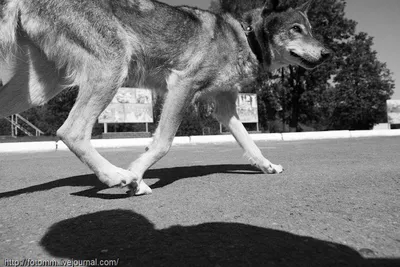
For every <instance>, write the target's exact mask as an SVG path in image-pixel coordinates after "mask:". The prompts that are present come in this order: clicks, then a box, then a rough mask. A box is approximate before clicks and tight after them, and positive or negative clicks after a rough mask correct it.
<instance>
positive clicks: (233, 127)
mask: <svg viewBox="0 0 400 267" xmlns="http://www.w3.org/2000/svg"><path fill="white" fill-rule="evenodd" d="M236 98H237V93H233V92H223V93H220V94H218V95H217V96H216V97H215V100H216V107H215V112H214V116H215V117H216V118H217V120H218V121H219V122H221V123H222V124H223V125H224V126H225V127H227V128H228V129H229V131H230V132H231V133H232V135H233V136H234V137H235V139H236V141H237V142H238V143H239V145H240V146H241V147H242V148H243V150H244V151H245V156H246V157H247V158H248V159H249V161H250V162H251V163H252V164H253V165H255V166H257V167H258V168H259V169H260V170H262V171H263V172H264V173H269V174H271V173H281V172H282V171H283V168H282V166H281V165H275V164H272V163H271V162H270V161H269V160H267V159H266V158H265V157H264V156H263V155H262V153H261V151H260V149H259V148H258V147H257V145H256V144H255V143H254V141H253V140H252V139H251V137H250V135H249V134H248V132H247V130H246V128H244V126H243V124H242V123H241V122H240V120H239V116H238V114H237V112H236Z"/></svg>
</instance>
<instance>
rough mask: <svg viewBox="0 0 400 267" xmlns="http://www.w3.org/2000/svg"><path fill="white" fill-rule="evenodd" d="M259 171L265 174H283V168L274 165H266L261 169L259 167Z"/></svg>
mask: <svg viewBox="0 0 400 267" xmlns="http://www.w3.org/2000/svg"><path fill="white" fill-rule="evenodd" d="M260 169H261V170H262V171H263V172H264V173H267V174H275V173H281V172H283V167H282V165H275V164H272V163H269V164H266V165H264V166H262V167H260Z"/></svg>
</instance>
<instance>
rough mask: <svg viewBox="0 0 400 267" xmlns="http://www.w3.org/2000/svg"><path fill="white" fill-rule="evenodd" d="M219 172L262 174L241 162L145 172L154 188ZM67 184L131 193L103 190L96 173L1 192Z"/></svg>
mask: <svg viewBox="0 0 400 267" xmlns="http://www.w3.org/2000/svg"><path fill="white" fill-rule="evenodd" d="M218 173H236V174H261V173H262V172H261V171H260V170H258V169H257V168H255V167H253V166H251V165H240V164H236V165H235V164H225V165H207V166H185V167H175V168H160V169H150V170H148V171H147V172H146V173H145V175H144V179H158V181H157V182H156V183H154V184H153V185H151V186H150V187H151V188H152V189H156V188H161V187H164V186H167V185H169V184H171V183H173V182H175V181H177V180H180V179H186V178H196V177H201V176H206V175H210V174H218ZM65 186H72V187H88V186H89V187H91V188H89V189H86V190H83V191H79V192H76V193H71V195H75V196H83V197H90V198H102V199H122V198H128V197H130V195H129V194H110V193H105V192H102V191H104V190H105V189H107V187H106V186H105V185H104V184H102V183H101V182H100V181H99V180H98V179H97V177H96V176H95V175H94V174H89V175H80V176H74V177H69V178H64V179H60V180H56V181H52V182H48V183H44V184H40V185H34V186H30V187H27V188H22V189H18V190H14V191H9V192H3V193H0V198H8V197H13V196H18V195H21V194H27V193H34V192H40V191H46V190H51V189H54V188H59V187H65ZM105 191H106V190H105Z"/></svg>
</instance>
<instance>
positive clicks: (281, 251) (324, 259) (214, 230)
mask: <svg viewBox="0 0 400 267" xmlns="http://www.w3.org/2000/svg"><path fill="white" fill-rule="evenodd" d="M40 245H41V246H42V247H43V248H44V249H45V250H46V251H47V252H49V253H50V254H51V255H52V256H55V257H60V258H73V259H74V260H92V259H95V258H97V259H98V260H100V259H107V260H116V259H119V265H118V266H213V267H214V266H307V267H308V266H318V267H320V266H340V267H343V266H363V267H364V266H379V267H382V266H400V259H392V260H389V259H388V260H383V259H365V258H363V257H362V256H361V255H360V254H359V253H358V252H357V251H355V250H353V249H352V248H350V247H347V246H344V245H340V244H336V243H331V242H326V241H322V240H318V239H314V238H311V237H306V236H298V235H294V234H290V233H287V232H283V231H278V230H273V229H265V228H260V227H255V226H250V225H245V224H239V223H206V224H200V225H195V226H188V227H184V226H173V227H170V228H167V229H162V230H157V229H155V228H154V225H153V224H152V223H151V222H150V221H148V220H147V219H146V218H145V217H143V216H142V215H140V214H137V213H135V212H133V211H130V210H109V211H102V212H97V213H92V214H87V215H82V216H79V217H76V218H72V219H68V220H65V221H61V222H59V223H57V224H55V225H53V226H52V227H51V228H50V229H49V231H48V232H47V233H46V234H45V236H44V237H43V238H42V240H41V241H40Z"/></svg>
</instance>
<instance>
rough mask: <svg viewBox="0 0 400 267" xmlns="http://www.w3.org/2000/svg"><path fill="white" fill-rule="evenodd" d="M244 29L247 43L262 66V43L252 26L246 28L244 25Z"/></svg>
mask: <svg viewBox="0 0 400 267" xmlns="http://www.w3.org/2000/svg"><path fill="white" fill-rule="evenodd" d="M242 28H243V31H244V33H245V34H246V37H247V42H248V43H249V46H250V49H251V51H252V52H253V54H254V55H255V56H256V57H257V60H258V62H259V63H260V64H262V63H263V54H262V50H261V46H260V43H259V42H258V41H257V38H256V34H255V33H254V29H253V28H252V27H251V26H246V25H244V24H242Z"/></svg>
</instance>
